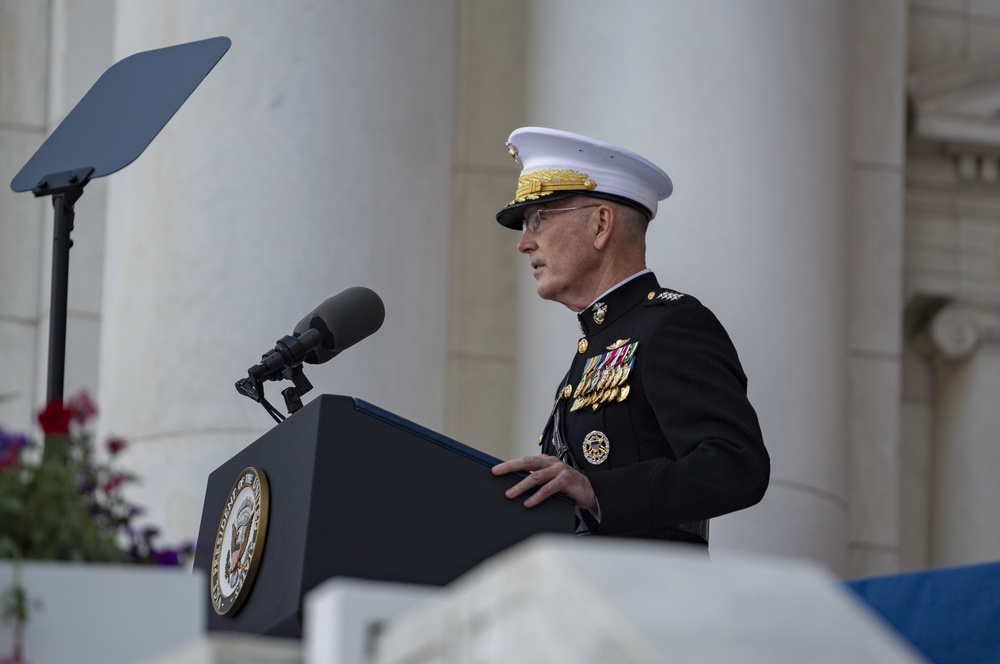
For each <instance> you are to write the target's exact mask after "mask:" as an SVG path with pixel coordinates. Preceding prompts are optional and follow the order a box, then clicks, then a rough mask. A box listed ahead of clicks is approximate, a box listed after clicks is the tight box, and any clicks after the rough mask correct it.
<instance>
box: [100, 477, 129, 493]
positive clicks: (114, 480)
mask: <svg viewBox="0 0 1000 664" xmlns="http://www.w3.org/2000/svg"><path fill="white" fill-rule="evenodd" d="M127 479H128V477H127V476H126V475H121V474H115V475H112V476H111V477H109V478H108V479H107V481H106V482H104V487H103V488H104V493H111V492H112V491H115V490H116V489H117V488H118V487H120V486H121V485H122V484H124V483H125V480H127Z"/></svg>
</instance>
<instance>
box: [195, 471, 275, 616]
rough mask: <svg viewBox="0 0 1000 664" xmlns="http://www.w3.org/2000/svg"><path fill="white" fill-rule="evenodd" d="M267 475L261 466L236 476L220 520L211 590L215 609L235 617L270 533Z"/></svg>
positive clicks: (248, 593) (214, 553) (248, 591)
mask: <svg viewBox="0 0 1000 664" xmlns="http://www.w3.org/2000/svg"><path fill="white" fill-rule="evenodd" d="M269 499H270V497H269V495H268V490H267V478H266V477H265V476H264V471H262V470H260V469H259V468H246V469H244V470H243V472H241V473H240V475H239V477H237V478H236V482H234V483H233V488H232V489H231V490H230V491H229V495H228V496H227V497H226V504H225V506H224V507H223V509H222V518H221V519H219V530H218V532H217V533H216V535H215V548H214V550H213V554H212V577H211V579H210V580H209V590H210V591H211V593H212V608H214V609H215V612H216V613H217V614H219V615H220V616H230V617H231V616H233V615H235V614H236V612H237V611H239V610H240V607H241V606H243V603H244V602H245V601H246V599H247V597H248V596H249V595H250V588H251V586H253V581H254V577H256V576H257V568H258V567H260V559H261V557H262V556H263V554H264V538H265V537H266V535H267V508H268V502H269Z"/></svg>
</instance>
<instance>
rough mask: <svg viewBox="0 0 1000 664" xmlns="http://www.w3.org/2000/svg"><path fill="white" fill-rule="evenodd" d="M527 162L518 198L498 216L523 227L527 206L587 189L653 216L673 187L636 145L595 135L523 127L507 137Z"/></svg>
mask: <svg viewBox="0 0 1000 664" xmlns="http://www.w3.org/2000/svg"><path fill="white" fill-rule="evenodd" d="M507 148H508V150H509V151H510V155H511V156H512V157H514V159H516V160H517V161H518V162H520V163H521V165H522V169H521V175H520V177H519V178H518V180H517V191H516V193H515V194H514V200H512V201H511V202H510V203H508V204H507V205H505V206H504V207H503V209H502V210H500V212H498V213H497V221H499V222H500V223H501V224H503V225H504V226H507V227H508V228H513V229H516V230H520V229H521V222H522V218H523V212H522V211H521V208H524V207H527V206H529V205H537V204H538V203H540V202H548V201H554V200H559V199H561V198H569V197H571V196H577V195H580V194H584V195H587V196H595V197H597V198H607V199H610V200H616V201H618V202H621V203H624V204H626V205H631V206H632V207H637V208H639V209H640V210H642V211H643V212H646V213H647V214H648V215H649V218H650V219H652V218H653V217H655V216H656V208H657V202H658V201H661V200H663V199H665V198H666V197H667V196H669V195H670V193H671V192H672V191H673V188H674V187H673V183H672V182H671V181H670V177H669V176H668V175H667V174H666V173H665V172H664V171H663V169H662V168H660V167H659V166H657V165H656V164H654V163H653V162H651V161H649V160H648V159H646V158H645V157H642V156H640V155H637V154H636V153H634V152H632V151H631V150H626V149H625V148H622V147H619V146H617V145H612V144H611V143H605V142H604V141H599V140H597V139H594V138H589V137H587V136H581V135H580V134H573V133H570V132H568V131H561V130H559V129H547V128H545V127H521V128H520V129H515V130H514V132H513V133H512V134H511V135H510V138H508V139H507Z"/></svg>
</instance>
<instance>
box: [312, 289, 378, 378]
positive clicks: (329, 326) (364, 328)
mask: <svg viewBox="0 0 1000 664" xmlns="http://www.w3.org/2000/svg"><path fill="white" fill-rule="evenodd" d="M384 320H385V305H384V304H383V303H382V298H380V297H379V296H378V293H376V292H375V291H373V290H371V289H370V288H365V287H364V286H354V287H352V288H348V289H347V290H345V291H342V292H340V293H338V294H337V295H334V296H333V297H329V298H327V299H326V300H325V301H324V302H323V303H322V304H320V305H319V306H318V307H316V308H315V309H313V310H312V311H311V312H310V313H309V314H308V315H307V316H306V317H305V318H303V319H302V320H301V321H299V323H298V325H296V326H295V331H294V334H295V335H300V334H302V333H304V332H305V331H306V330H308V329H309V328H312V329H314V330H318V331H319V332H320V333H321V334H322V335H323V345H322V347H321V348H317V349H316V350H314V351H313V352H311V353H309V355H308V356H306V359H305V361H306V362H308V363H310V364H322V363H323V362H326V361H328V360H331V359H333V357H334V356H336V355H337V354H338V353H340V352H341V351H342V350H345V349H347V348H350V347H351V346H353V345H354V344H356V343H358V342H359V341H361V340H362V339H364V338H365V337H368V336H370V335H372V334H375V332H377V331H378V329H379V328H380V327H382V322H383V321H384Z"/></svg>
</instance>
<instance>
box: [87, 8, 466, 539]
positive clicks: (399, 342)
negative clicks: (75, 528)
mask: <svg viewBox="0 0 1000 664" xmlns="http://www.w3.org/2000/svg"><path fill="white" fill-rule="evenodd" d="M452 10H453V7H452V2H451V1H450V0H419V1H416V2H406V3H397V2H388V1H376V2H372V1H370V0H354V1H350V2H341V3H328V2H322V1H319V0H296V1H294V2H283V3H274V2H264V1H250V2H247V1H243V0H240V1H236V0H225V1H222V2H213V3H210V4H206V3H203V2H198V1H197V0H180V1H167V0H154V1H150V2H142V3H134V2H119V3H118V4H117V13H116V28H117V29H116V40H115V52H116V55H117V57H118V58H121V57H124V56H126V55H129V54H131V53H135V52H138V51H143V50H147V49H151V48H157V47H162V46H168V45H173V44H178V43H184V42H187V41H193V40H196V39H202V38H207V37H213V36H217V35H226V36H228V37H230V38H231V39H232V42H233V44H232V48H231V50H230V51H229V53H228V54H227V55H226V56H224V57H223V59H222V60H221V61H220V63H219V64H218V65H217V66H216V68H215V69H214V70H213V71H212V72H211V73H210V74H209V75H208V77H207V78H206V80H205V81H204V82H203V83H202V85H201V86H200V87H199V88H198V89H197V90H196V91H195V92H194V94H193V95H192V96H191V98H190V99H189V100H188V101H187V103H186V104H185V105H184V106H183V107H182V108H181V109H180V111H179V112H178V113H177V115H176V116H175V117H174V118H173V119H172V120H171V121H170V123H169V124H168V125H167V127H166V128H165V129H164V130H163V132H162V133H161V134H160V136H158V137H157V139H156V140H155V141H154V143H153V144H152V145H151V146H150V148H149V149H148V150H147V151H146V153H145V154H143V155H142V156H141V157H140V158H139V159H138V160H137V161H136V162H135V163H134V164H132V165H131V166H129V167H128V168H127V169H125V170H123V171H121V172H120V173H118V174H116V175H115V176H114V178H113V180H112V181H111V186H110V192H109V219H108V241H107V251H106V255H107V258H106V260H107V268H106V273H105V275H106V279H105V290H104V307H105V320H104V326H103V335H102V344H101V351H102V352H101V394H100V401H101V404H102V406H103V408H104V412H105V418H104V429H105V431H106V433H109V434H111V433H113V434H119V435H123V436H125V437H127V438H128V439H129V440H130V441H131V443H132V446H131V447H130V448H129V451H128V453H126V455H125V458H124V460H123V463H124V464H125V465H127V466H128V467H129V468H130V469H134V470H135V471H136V472H137V473H138V474H139V475H140V476H141V477H142V478H143V484H142V485H141V487H139V488H138V489H136V490H135V491H134V492H133V494H132V495H133V497H134V498H135V499H136V500H138V501H140V502H141V503H143V504H145V505H146V506H147V507H148V508H149V511H150V517H151V520H153V521H154V522H157V523H158V524H159V525H161V526H164V527H165V530H166V534H167V535H168V536H169V537H171V538H180V537H193V536H194V534H195V533H196V531H197V524H198V519H199V516H200V513H201V508H202V505H201V501H202V497H203V495H204V488H205V482H206V479H207V476H208V473H209V472H210V471H211V470H213V469H214V468H215V467H216V466H218V465H219V464H220V463H221V462H222V461H224V460H225V459H227V458H229V457H230V456H231V455H232V454H233V453H234V452H236V451H237V450H239V449H240V448H242V447H243V446H245V445H247V444H248V443H250V442H252V441H253V440H254V439H256V438H257V437H258V436H259V435H260V434H261V433H263V432H264V431H265V430H267V429H268V428H270V427H271V426H272V425H273V422H272V421H271V419H270V418H269V417H268V416H267V415H266V414H265V412H264V411H263V410H262V409H261V408H260V406H258V405H257V404H255V403H253V402H252V401H250V400H249V399H246V398H244V397H242V396H240V395H238V394H237V392H236V391H235V389H234V388H233V383H234V381H235V380H237V379H238V378H240V377H241V376H244V375H245V374H246V369H247V367H249V366H250V365H252V364H254V363H255V362H257V361H259V359H260V356H261V354H262V353H263V352H265V351H267V350H268V349H269V348H273V347H274V342H275V340H276V339H278V338H280V337H282V336H284V335H285V334H288V333H290V332H291V330H292V328H293V326H294V325H295V324H296V323H297V322H298V320H299V319H300V318H301V317H302V316H304V315H305V313H306V312H308V311H309V310H311V309H312V308H313V307H314V306H316V305H317V304H319V303H320V302H321V301H323V300H324V299H325V298H326V297H328V296H330V295H333V294H336V293H338V292H340V291H341V290H343V289H345V288H348V287H350V286H355V285H362V286H368V287H370V288H372V289H374V290H375V291H376V292H378V293H380V295H381V296H382V298H383V300H384V301H385V308H386V317H385V324H384V327H383V328H382V329H381V330H380V331H379V332H377V333H376V334H375V335H374V336H373V337H371V338H370V339H367V340H365V341H363V342H361V343H360V344H358V346H356V347H354V348H351V349H348V350H347V351H345V352H344V353H343V354H341V355H340V356H339V357H337V358H336V359H334V360H333V361H332V362H331V363H329V364H326V365H323V366H318V367H312V366H307V368H306V374H307V376H308V377H309V379H310V380H311V381H312V383H313V385H314V386H315V387H314V390H313V392H312V393H310V394H309V395H307V396H306V399H305V400H306V401H309V400H311V399H312V398H314V397H315V396H316V395H318V394H321V393H339V394H350V395H353V396H358V397H361V398H363V399H366V400H368V401H371V402H374V403H376V404H378V405H380V406H382V407H385V408H388V409H389V410H392V411H395V412H397V413H398V414H400V415H403V416H404V417H408V418H410V419H414V420H416V421H418V422H420V423H421V424H424V425H426V426H429V427H431V428H441V425H442V423H443V421H444V394H445V392H446V390H445V378H446V376H445V359H446V340H447V324H446V322H447V299H446V298H447V291H448V283H447V264H448V260H447V259H448V255H447V248H448V216H449V215H448V210H449V205H450V200H449V194H450V179H449V178H450V155H451V105H452V69H453V62H452V59H453V50H454V49H453V24H452V23H453V11H452ZM281 387H284V385H280V384H277V383H271V384H270V386H269V391H268V396H269V397H270V398H271V400H272V403H275V405H277V406H278V407H279V408H280V409H281V410H284V408H283V403H282V398H281V396H280V394H279V391H280V389H281ZM373 490H376V489H373Z"/></svg>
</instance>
